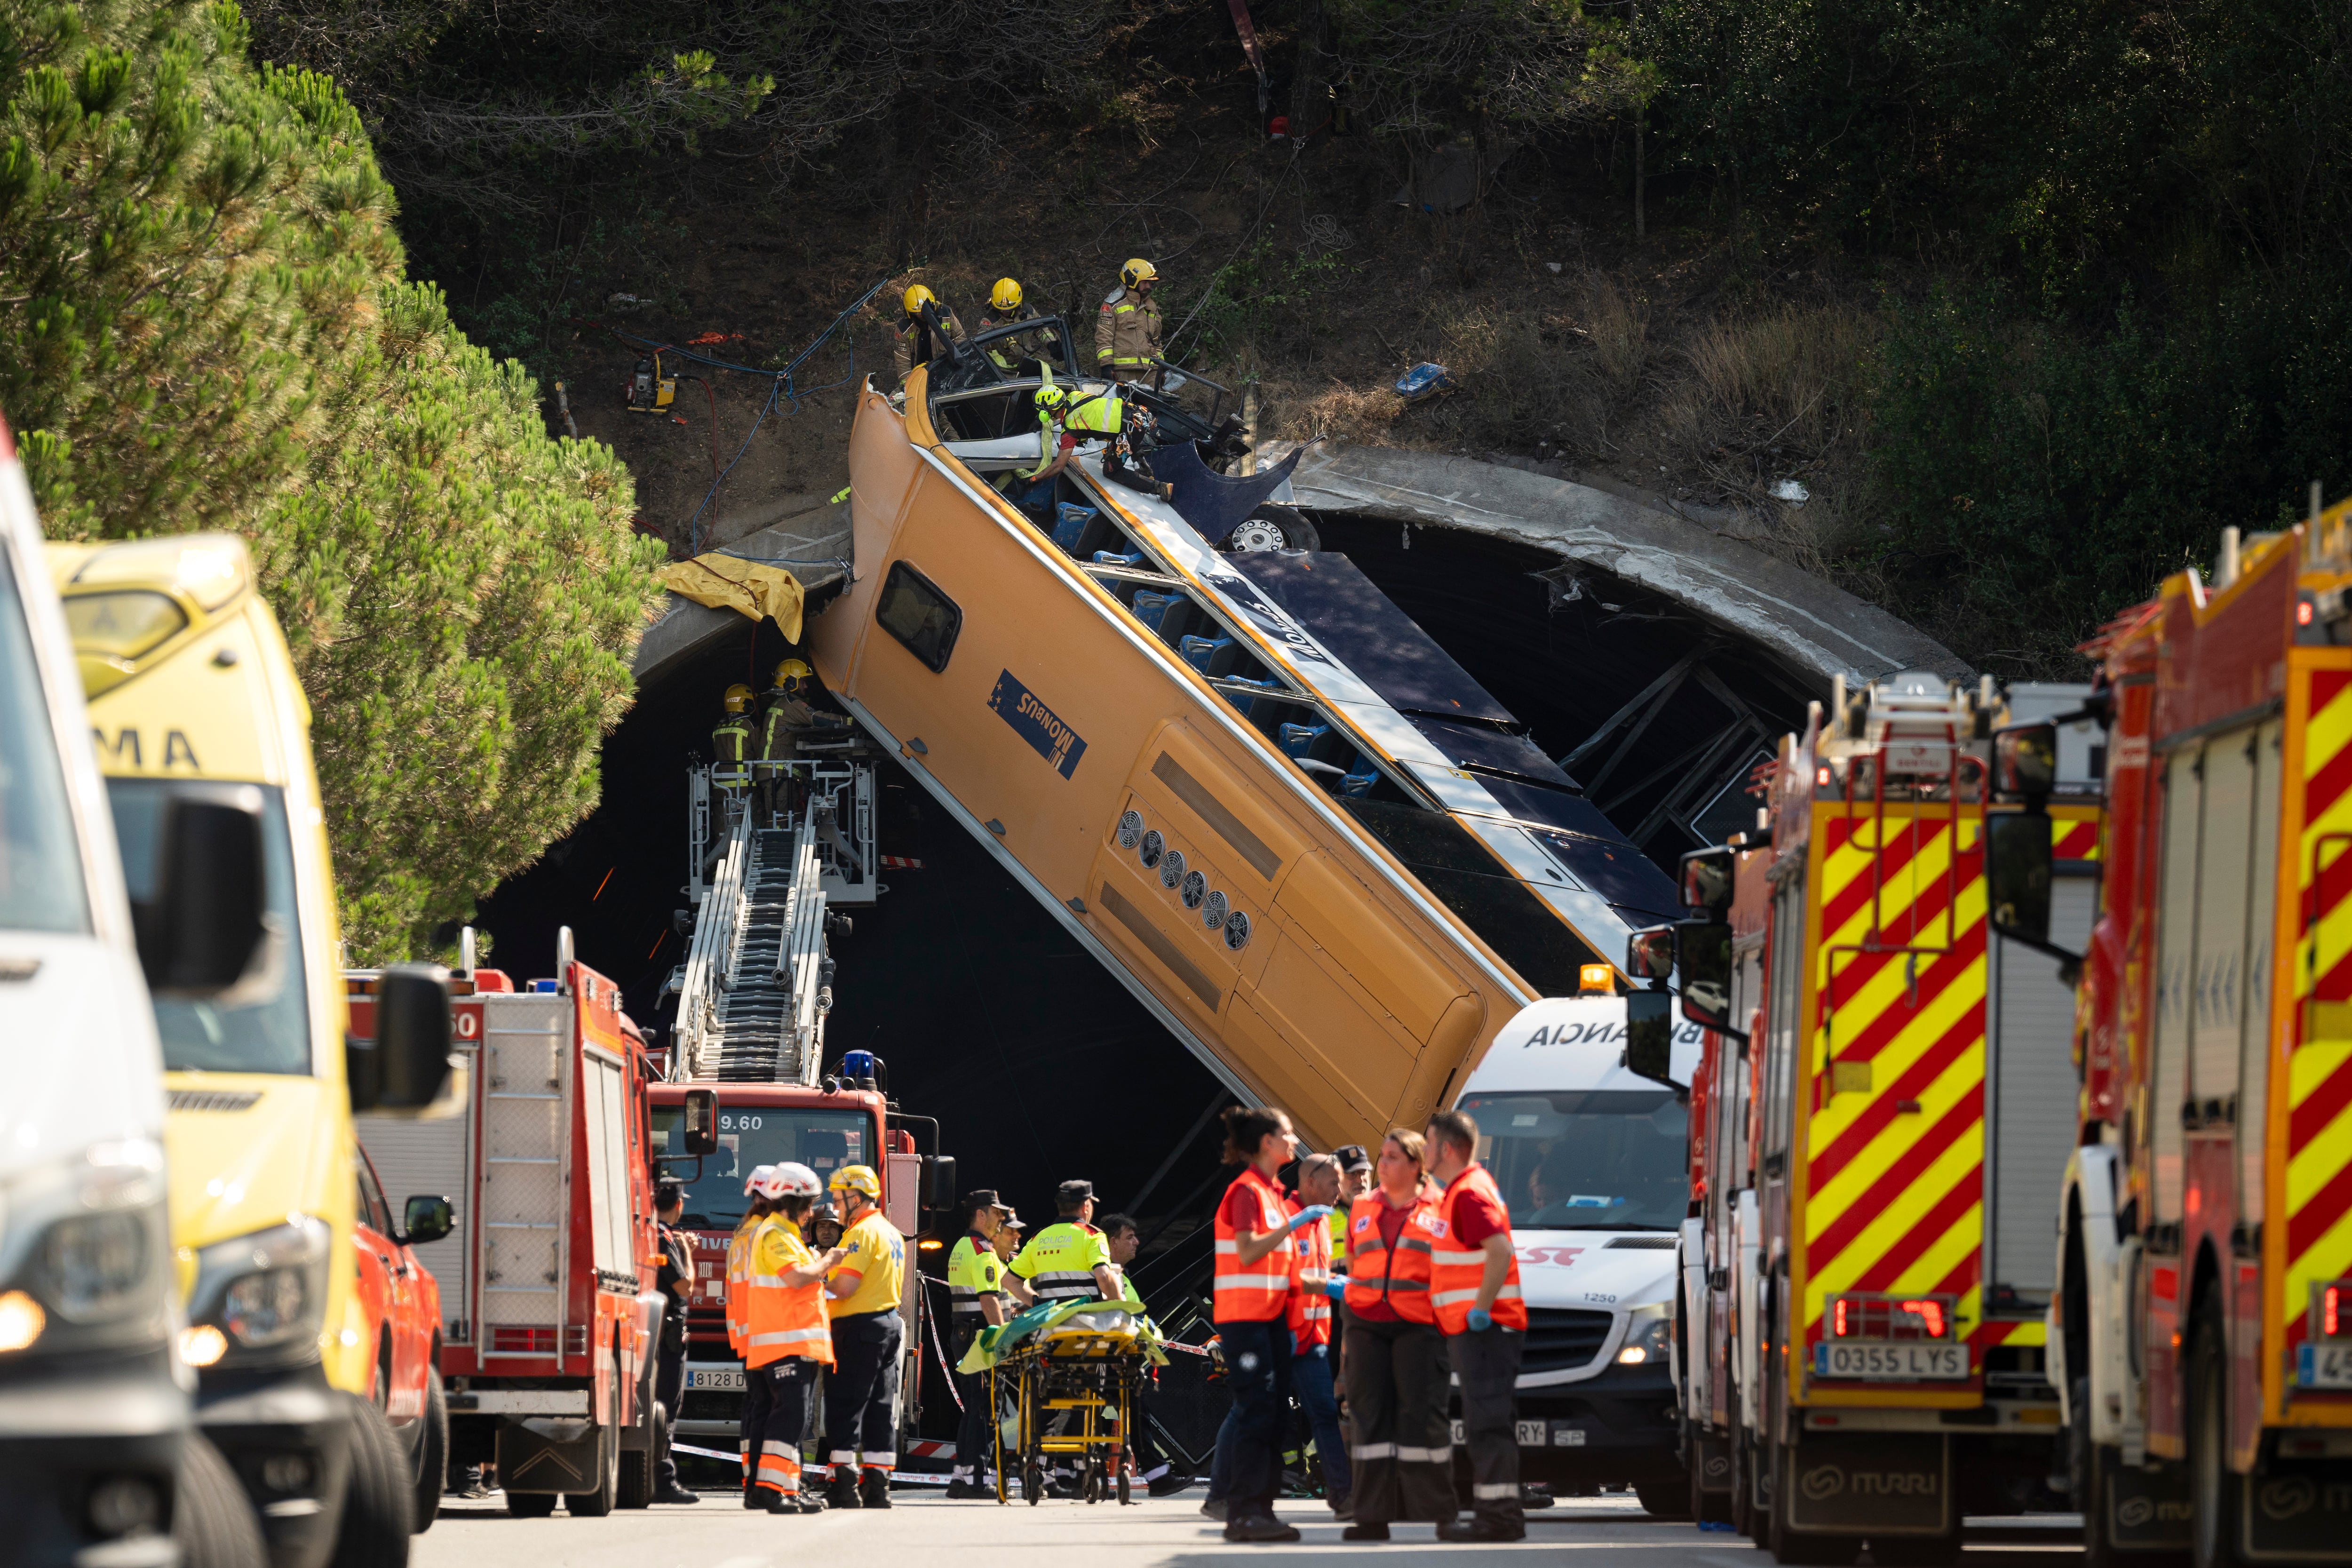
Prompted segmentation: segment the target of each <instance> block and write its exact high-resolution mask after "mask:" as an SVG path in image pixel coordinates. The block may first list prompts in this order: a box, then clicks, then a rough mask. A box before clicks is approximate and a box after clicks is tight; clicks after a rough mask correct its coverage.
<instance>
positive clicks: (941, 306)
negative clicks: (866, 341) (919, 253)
mask: <svg viewBox="0 0 2352 1568" xmlns="http://www.w3.org/2000/svg"><path fill="white" fill-rule="evenodd" d="M899 303H900V304H901V305H903V306H904V307H905V314H904V315H902V316H901V317H900V318H899V321H898V342H897V343H896V344H895V345H894V346H893V347H892V349H891V351H890V357H891V360H892V362H893V363H895V364H896V365H897V366H898V380H899V381H900V382H901V383H903V382H905V381H906V379H907V376H908V373H909V372H911V371H912V370H913V369H914V368H915V366H917V365H919V364H929V363H930V362H931V361H932V360H933V359H935V358H939V357H941V350H942V349H943V347H944V345H943V344H941V343H940V342H937V341H936V337H937V334H936V333H935V331H933V327H932V321H930V320H926V319H925V314H926V313H925V310H924V307H925V306H929V308H930V310H929V314H930V316H931V317H932V318H933V319H935V320H936V321H939V322H940V323H941V324H943V325H944V326H945V327H946V328H947V334H948V336H949V337H950V339H952V340H954V341H955V342H963V341H964V330H963V323H962V322H961V321H958V320H956V313H955V312H954V311H953V310H949V309H948V307H947V304H946V302H945V301H944V300H941V299H940V297H939V296H938V295H936V294H934V293H932V292H931V291H930V290H929V289H926V288H924V287H923V286H922V285H921V284H920V283H917V284H914V285H912V286H910V287H909V288H908V290H907V291H906V293H905V294H903V295H901V296H900V297H899Z"/></svg>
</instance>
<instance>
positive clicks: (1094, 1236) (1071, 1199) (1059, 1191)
mask: <svg viewBox="0 0 2352 1568" xmlns="http://www.w3.org/2000/svg"><path fill="white" fill-rule="evenodd" d="M1054 1206H1055V1209H1056V1210H1058V1211H1059V1212H1060V1214H1061V1216H1062V1217H1061V1219H1060V1220H1059V1221H1058V1222H1056V1223H1055V1224H1053V1225H1049V1226H1046V1227H1045V1229H1043V1230H1041V1231H1039V1232H1038V1233H1037V1234H1036V1235H1035V1236H1033V1237H1030V1238H1029V1245H1028V1246H1026V1247H1023V1248H1022V1249H1021V1252H1020V1256H1018V1257H1016V1258H1013V1270H1012V1272H1013V1282H1014V1288H1015V1289H1019V1288H1020V1287H1023V1286H1025V1287H1027V1290H1028V1291H1029V1292H1034V1295H1033V1296H1032V1298H1031V1299H1032V1300H1039V1301H1092V1300H1105V1301H1116V1300H1118V1289H1119V1286H1118V1273H1117V1272H1116V1271H1115V1270H1114V1269H1113V1268H1111V1266H1110V1249H1109V1247H1107V1246H1106V1245H1104V1242H1103V1233H1102V1232H1101V1231H1099V1230H1097V1229H1096V1228H1095V1227H1094V1223H1093V1222H1094V1217H1095V1184H1093V1183H1092V1182H1064V1183H1063V1184H1061V1185H1060V1186H1059V1187H1058V1188H1056V1189H1055V1193H1054Z"/></svg>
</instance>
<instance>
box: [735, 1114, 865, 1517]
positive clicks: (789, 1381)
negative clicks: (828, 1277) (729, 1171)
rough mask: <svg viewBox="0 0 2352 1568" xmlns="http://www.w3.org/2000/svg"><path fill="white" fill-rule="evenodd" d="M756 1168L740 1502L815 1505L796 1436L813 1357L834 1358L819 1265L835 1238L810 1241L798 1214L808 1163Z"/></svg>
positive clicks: (808, 1181) (813, 1192)
mask: <svg viewBox="0 0 2352 1568" xmlns="http://www.w3.org/2000/svg"><path fill="white" fill-rule="evenodd" d="M763 1169H764V1171H765V1174H763V1175H760V1176H757V1177H755V1178H754V1181H755V1182H756V1184H757V1191H758V1193H759V1195H760V1196H761V1197H763V1198H765V1199H767V1200H768V1205H769V1213H768V1215H767V1216H766V1217H765V1218H763V1219H762V1220H761V1222H760V1227H759V1228H758V1229H757V1230H755V1231H753V1232H752V1233H751V1247H749V1248H748V1251H749V1253H750V1255H751V1264H750V1267H749V1268H747V1269H746V1271H745V1272H746V1275H747V1278H746V1279H745V1280H744V1291H743V1297H744V1324H743V1370H744V1401H743V1404H744V1421H745V1423H746V1425H747V1426H751V1428H752V1436H753V1441H754V1442H755V1443H756V1444H757V1445H758V1446H757V1447H755V1448H754V1449H753V1450H752V1451H751V1458H752V1459H753V1469H752V1473H751V1477H750V1479H749V1481H748V1484H747V1485H746V1486H745V1488H744V1490H743V1506H744V1507H746V1508H753V1509H764V1510H767V1511H768V1512H770V1513H822V1512H823V1511H824V1503H823V1502H821V1501H819V1500H817V1499H815V1498H814V1497H811V1496H809V1495H808V1494H807V1493H806V1492H804V1491H803V1489H802V1488H801V1442H802V1440H803V1438H805V1437H806V1436H808V1427H809V1410H810V1405H811V1403H812V1400H813V1397H814V1394H815V1392H816V1380H817V1371H816V1369H817V1368H818V1367H819V1366H820V1365H823V1366H831V1365H832V1364H833V1335H832V1333H831V1332H830V1331H828V1330H827V1329H826V1326H825V1315H824V1274H825V1270H826V1269H828V1268H832V1267H833V1266H834V1265H835V1264H836V1263H838V1262H840V1261H841V1252H840V1249H839V1248H835V1250H833V1251H831V1252H827V1253H823V1254H819V1253H815V1252H812V1251H810V1250H809V1246H808V1243H807V1242H806V1241H804V1240H803V1239H802V1237H801V1224H802V1222H803V1221H804V1220H806V1219H807V1218H808V1213H809V1210H810V1209H811V1208H813V1207H814V1206H815V1205H816V1200H817V1195H818V1194H821V1193H822V1192H824V1187H823V1186H821V1185H820V1184H818V1182H817V1179H816V1173H815V1172H814V1171H812V1170H810V1169H809V1168H808V1167H807V1166H806V1165H802V1164H796V1163H792V1162H789V1161H788V1162H786V1163H783V1164H781V1165H770V1166H766V1167H764V1168H763Z"/></svg>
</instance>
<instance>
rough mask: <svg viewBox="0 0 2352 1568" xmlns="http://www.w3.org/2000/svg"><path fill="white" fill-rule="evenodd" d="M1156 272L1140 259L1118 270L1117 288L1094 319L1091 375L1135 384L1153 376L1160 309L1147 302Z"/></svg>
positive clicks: (1106, 299) (1149, 299)
mask: <svg viewBox="0 0 2352 1568" xmlns="http://www.w3.org/2000/svg"><path fill="white" fill-rule="evenodd" d="M1159 281H1160V269H1159V268H1156V267H1154V266H1152V265H1151V263H1150V262H1149V261H1146V260H1144V259H1143V258H1141V257H1139V256H1138V257H1133V258H1129V261H1128V263H1127V265H1126V266H1124V267H1122V268H1119V269H1118V288H1117V289H1112V290H1111V292H1110V293H1109V294H1108V296H1106V297H1105V299H1104V300H1103V302H1102V310H1101V313H1100V314H1098V315H1097V316H1096V318H1095V374H1097V375H1107V376H1108V377H1110V379H1111V380H1113V381H1135V380H1139V379H1140V378H1141V377H1144V376H1147V375H1150V374H1153V371H1154V366H1153V364H1152V363H1151V362H1152V361H1154V360H1156V359H1158V358H1160V307H1159V306H1157V305H1155V304H1153V303H1152V302H1151V290H1152V287H1153V286H1154V285H1155V284H1157V283H1158V282H1159Z"/></svg>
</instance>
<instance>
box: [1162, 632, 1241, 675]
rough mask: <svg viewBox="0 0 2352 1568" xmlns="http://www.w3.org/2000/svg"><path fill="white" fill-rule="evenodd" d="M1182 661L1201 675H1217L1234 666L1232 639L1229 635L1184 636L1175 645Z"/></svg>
mask: <svg viewBox="0 0 2352 1568" xmlns="http://www.w3.org/2000/svg"><path fill="white" fill-rule="evenodd" d="M1176 648H1177V651H1178V652H1180V653H1181V654H1182V655H1183V656H1184V662H1185V663H1186V664H1189V665H1191V666H1192V668H1194V669H1197V670H1199V671H1200V672H1201V673H1202V675H1210V676H1219V675H1224V674H1226V673H1228V672H1230V671H1231V670H1232V669H1233V668H1234V639H1233V638H1231V637H1186V638H1184V639H1183V640H1181V642H1179V643H1178V644H1177V645H1176Z"/></svg>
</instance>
